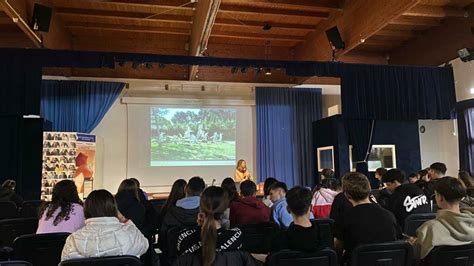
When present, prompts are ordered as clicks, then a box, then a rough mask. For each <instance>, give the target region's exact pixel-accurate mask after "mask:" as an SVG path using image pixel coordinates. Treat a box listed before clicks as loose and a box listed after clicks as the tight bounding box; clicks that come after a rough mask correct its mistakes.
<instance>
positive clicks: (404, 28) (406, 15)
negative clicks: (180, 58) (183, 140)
mask: <svg viewBox="0 0 474 266" xmlns="http://www.w3.org/2000/svg"><path fill="white" fill-rule="evenodd" d="M473 1H474V0H384V1H380V0H345V1H344V0H298V1H296V0H199V1H197V0H194V1H189V0H111V1H107V0H87V1H86V0H74V1H72V0H37V1H33V0H2V2H5V3H8V5H7V4H5V3H3V4H2V8H3V10H4V11H5V13H1V12H0V30H1V32H2V33H6V34H1V36H0V47H35V46H38V45H39V44H38V43H37V42H35V37H34V36H31V33H28V30H27V29H25V28H24V27H21V25H20V24H21V23H13V20H12V19H13V18H15V16H16V14H15V12H16V13H18V14H19V16H20V17H22V18H23V19H24V20H25V21H26V22H28V21H29V20H30V18H31V14H32V8H33V4H34V2H37V3H41V4H44V5H47V6H50V7H52V8H53V19H52V21H51V28H50V32H49V33H44V34H43V40H44V41H43V45H44V46H45V47H46V48H52V49H68V50H84V51H113V52H136V53H154V54H174V55H193V56H219V57H232V58H251V59H282V60H330V59H331V54H332V53H331V48H330V45H329V42H328V41H327V38H326V37H325V33H324V32H325V30H326V29H328V28H329V27H332V26H334V25H337V26H338V28H339V30H340V32H341V35H342V37H343V39H344V40H345V42H346V47H347V48H346V49H345V50H344V51H341V52H339V53H338V54H337V56H338V59H339V60H341V61H346V62H358V63H381V64H386V63H388V61H387V58H388V55H389V53H390V51H392V50H394V49H397V48H400V47H401V46H403V45H405V44H406V43H409V42H410V41H412V40H414V39H416V38H417V37H418V36H420V35H422V34H423V33H424V32H426V31H429V30H432V29H433V28H436V27H439V26H440V25H442V24H443V21H444V20H446V19H447V18H464V17H465V16H466V14H468V13H467V10H468V8H469V6H470V5H471V4H472V3H473ZM12 9H13V10H14V11H15V12H13V11H12ZM265 25H269V26H270V27H271V28H270V29H267V30H265V29H264V26H265ZM453 30H455V29H453ZM121 68H122V69H120V70H116V71H115V72H114V71H110V70H107V71H106V70H100V71H95V72H94V71H85V70H78V69H72V70H71V69H68V70H64V69H63V70H57V69H55V70H48V71H49V73H48V74H54V73H62V74H66V75H81V74H87V75H91V72H93V73H92V75H94V73H95V75H98V76H101V75H102V76H114V77H116V76H123V77H140V78H160V79H190V80H195V79H196V80H228V81H243V82H252V81H256V80H258V81H259V82H277V81H278V82H286V83H290V82H300V81H301V80H297V79H295V78H292V77H286V76H285V75H284V73H283V72H282V73H279V72H281V71H275V75H272V76H261V77H259V76H258V75H257V73H254V72H255V71H248V72H247V73H240V72H239V73H234V74H231V73H230V69H224V70H223V69H222V68H221V69H218V68H210V67H202V68H198V67H197V66H191V67H187V66H175V67H167V68H163V69H160V70H159V71H158V70H155V71H152V70H143V69H142V68H140V69H139V70H136V69H132V68H131V66H128V65H125V66H123V67H121ZM154 69H157V68H154ZM58 71H59V72H58ZM157 72H160V73H157Z"/></svg>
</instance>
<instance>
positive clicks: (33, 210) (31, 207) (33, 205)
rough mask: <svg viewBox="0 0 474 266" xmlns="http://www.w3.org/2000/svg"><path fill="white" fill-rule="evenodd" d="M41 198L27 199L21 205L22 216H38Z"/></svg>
mask: <svg viewBox="0 0 474 266" xmlns="http://www.w3.org/2000/svg"><path fill="white" fill-rule="evenodd" d="M41 204H42V201H41V200H27V201H25V202H23V205H22V206H21V211H20V216H21V217H23V218H30V217H38V214H39V209H40V206H41Z"/></svg>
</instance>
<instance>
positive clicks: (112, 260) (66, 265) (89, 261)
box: [59, 256, 142, 266]
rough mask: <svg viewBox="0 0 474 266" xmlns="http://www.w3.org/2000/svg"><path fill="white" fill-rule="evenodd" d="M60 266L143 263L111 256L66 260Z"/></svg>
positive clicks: (121, 265) (114, 265)
mask: <svg viewBox="0 0 474 266" xmlns="http://www.w3.org/2000/svg"><path fill="white" fill-rule="evenodd" d="M59 265H60V266H105V265H107V266H141V265H142V263H141V261H140V260H139V259H138V258H137V257H135V256H111V257H102V258H84V259H72V260H66V261H63V262H61V263H60V264H59Z"/></svg>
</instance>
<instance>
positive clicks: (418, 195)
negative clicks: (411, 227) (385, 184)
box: [386, 184, 431, 228]
mask: <svg viewBox="0 0 474 266" xmlns="http://www.w3.org/2000/svg"><path fill="white" fill-rule="evenodd" d="M386 208H387V209H388V210H390V211H391V212H392V213H393V214H394V215H395V218H396V219H397V222H398V224H399V225H400V226H401V228H403V227H404V225H405V218H406V217H407V216H409V215H410V214H413V213H428V212H430V211H431V205H430V199H429V198H428V197H427V196H426V195H425V193H423V190H422V189H421V188H419V187H418V186H416V185H414V184H403V185H400V186H398V187H397V188H396V189H395V191H394V192H393V193H392V195H391V196H390V198H389V199H388V202H387V205H386Z"/></svg>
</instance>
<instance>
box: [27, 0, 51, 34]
mask: <svg viewBox="0 0 474 266" xmlns="http://www.w3.org/2000/svg"><path fill="white" fill-rule="evenodd" d="M52 11H53V9H52V8H51V7H47V6H43V5H40V4H35V7H34V9H33V19H32V20H31V23H32V25H31V28H32V29H33V30H34V31H42V32H48V31H49V24H50V22H51V14H52Z"/></svg>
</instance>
